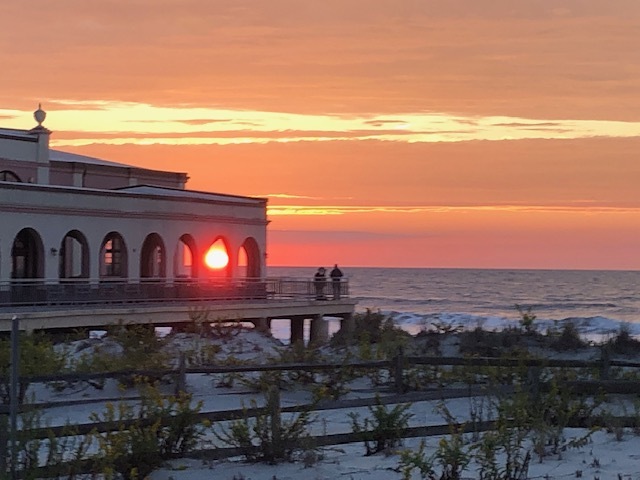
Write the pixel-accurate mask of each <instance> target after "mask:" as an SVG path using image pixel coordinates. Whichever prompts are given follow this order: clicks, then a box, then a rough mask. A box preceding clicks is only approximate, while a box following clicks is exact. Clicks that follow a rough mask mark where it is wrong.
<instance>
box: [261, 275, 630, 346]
mask: <svg viewBox="0 0 640 480" xmlns="http://www.w3.org/2000/svg"><path fill="white" fill-rule="evenodd" d="M316 268H317V267H273V266H270V267H268V275H269V276H272V277H295V278H301V277H305V276H306V277H309V278H311V277H312V276H313V274H314V273H315V271H316ZM325 268H326V267H325ZM340 268H341V269H342V271H343V273H344V275H345V278H347V279H348V280H349V290H350V296H351V297H352V298H353V299H355V300H356V301H357V302H358V305H357V309H356V311H357V312H364V311H366V310H367V309H370V310H374V311H380V312H381V313H383V314H385V315H388V316H389V317H391V318H392V319H393V320H394V322H395V323H396V324H397V325H398V326H399V327H401V328H403V329H405V330H406V331H408V332H410V333H412V334H416V333H418V332H419V331H420V330H425V329H429V328H434V326H435V325H448V326H451V327H456V328H461V329H472V328H475V327H477V326H482V327H483V328H486V329H496V330H499V329H503V328H506V327H509V326H514V325H518V322H519V320H520V318H521V314H520V311H519V309H520V310H522V311H530V312H531V313H532V314H534V315H535V316H536V320H535V327H536V329H537V330H538V331H541V332H543V333H544V332H546V331H548V330H549V329H558V328H562V327H563V325H564V324H566V323H567V322H571V323H573V324H574V325H575V326H576V327H577V329H578V331H579V332H580V334H581V336H583V338H585V339H587V340H593V341H603V340H606V339H607V338H610V337H611V336H613V335H615V334H617V333H618V332H619V331H620V329H621V328H626V329H627V330H628V331H629V332H630V333H631V334H632V335H633V336H634V337H636V338H640V271H638V270H587V269H585V270H578V269H576V270H549V269H501V268H495V269H493V268H491V269H479V268H416V267H412V268H403V267H348V266H342V265H341V266H340ZM328 321H329V330H330V333H333V332H335V331H337V329H338V328H339V320H338V319H328ZM274 323H275V326H274V328H273V330H274V335H275V336H276V337H277V338H280V339H281V340H283V341H288V336H287V335H288V332H286V331H283V330H282V327H281V326H280V324H279V323H278V321H275V322H274Z"/></svg>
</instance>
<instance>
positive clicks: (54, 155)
mask: <svg viewBox="0 0 640 480" xmlns="http://www.w3.org/2000/svg"><path fill="white" fill-rule="evenodd" d="M49 160H53V161H54V162H77V163H89V164H91V165H106V166H110V167H125V168H131V167H133V166H132V165H127V164H126V163H118V162H112V161H109V160H102V159H101V158H95V157H88V156H86V155H78V154H77V153H69V152H62V151H60V150H49Z"/></svg>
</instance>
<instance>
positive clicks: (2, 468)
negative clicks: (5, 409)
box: [0, 413, 9, 478]
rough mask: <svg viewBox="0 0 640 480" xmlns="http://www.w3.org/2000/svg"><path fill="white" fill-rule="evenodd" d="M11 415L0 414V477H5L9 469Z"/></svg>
mask: <svg viewBox="0 0 640 480" xmlns="http://www.w3.org/2000/svg"><path fill="white" fill-rule="evenodd" d="M7 433H9V417H8V416H7V415H5V414H4V413H2V414H0V478H5V475H7V474H8V473H9V472H8V471H7V455H8V453H9V452H8V449H7V445H8V444H9V436H8V435H7Z"/></svg>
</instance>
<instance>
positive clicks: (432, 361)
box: [0, 354, 640, 473]
mask: <svg viewBox="0 0 640 480" xmlns="http://www.w3.org/2000/svg"><path fill="white" fill-rule="evenodd" d="M415 366H434V367H438V366H467V367H473V368H481V367H504V368H505V369H510V368H526V369H532V370H533V371H534V372H536V374H535V375H530V376H529V380H528V383H527V385H524V386H521V388H522V387H524V388H530V389H532V390H535V391H541V390H545V387H546V384H545V383H544V382H540V381H539V379H540V377H541V375H540V373H541V369H544V368H556V369H569V368H578V369H586V370H587V371H589V372H591V374H593V375H594V376H595V377H596V378H593V379H589V378H587V379H584V380H579V381H573V382H564V383H563V388H564V389H568V390H569V391H570V392H572V393H573V394H587V395H595V394H603V393H616V394H619V393H625V394H633V395H637V394H638V393H640V383H638V382H636V381H611V380H608V378H609V371H610V369H611V368H612V367H618V368H626V369H638V368H640V363H639V362H626V361H617V360H611V359H609V358H608V357H607V356H603V358H602V359H600V360H599V361H582V360H547V359H521V358H477V357H476V358H460V357H413V356H406V357H405V356H403V355H401V354H400V355H398V356H397V357H395V358H394V359H392V360H381V361H368V362H351V363H348V364H345V363H332V364H330V363H322V364H271V365H238V366H219V367H198V368H186V366H185V362H184V356H183V357H182V358H181V364H180V366H179V367H178V368H177V369H173V370H162V371H131V370H127V371H118V372H101V373H71V374H60V375H46V376H31V377H23V379H22V380H26V381H30V382H40V383H46V382H63V381H69V382H77V381H83V380H90V379H91V380H96V379H104V378H118V377H122V376H130V375H137V376H141V377H142V376H153V377H155V378H159V377H162V376H173V377H174V378H175V384H176V389H177V390H183V389H184V388H185V385H186V376H187V375H190V374H214V373H218V374H220V373H224V374H229V373H242V372H258V371H263V372H266V371H282V372H287V371H300V370H303V371H308V372H311V371H322V370H340V369H346V368H348V369H360V370H367V369H386V370H388V372H389V377H390V379H391V383H390V386H391V391H389V390H388V389H387V391H386V395H385V396H382V397H380V396H377V395H376V397H375V398H373V397H371V398H360V399H353V400H335V401H330V400H325V401H321V402H318V403H313V404H301V405H293V406H287V407H281V406H279V408H278V410H279V411H280V412H281V413H295V412H303V411H323V410H337V409H353V408H357V407H370V406H373V405H376V404H379V403H382V404H399V403H407V402H418V401H432V400H444V399H451V398H460V397H469V396H476V395H500V394H502V395H504V394H507V395H508V394H510V393H512V392H513V391H514V387H513V386H511V385H491V386H489V385H481V384H477V385H467V386H464V387H457V388H447V387H443V386H440V387H439V388H437V389H435V390H428V391H412V392H407V391H406V390H407V389H406V386H405V384H404V378H405V370H406V369H407V368H410V367H415ZM0 381H6V379H3V378H2V377H0ZM272 390H273V389H272ZM276 390H277V389H276ZM115 400H117V399H115ZM122 400H126V401H127V402H131V401H135V400H136V398H131V397H126V398H122ZM138 400H139V398H138ZM94 401H95V402H96V403H98V402H100V403H104V402H105V401H110V402H113V401H114V399H96V400H94ZM80 402H81V403H89V401H88V400H80V401H78V402H75V403H80ZM267 403H269V402H267ZM72 404H74V402H73V401H71V402H68V401H67V402H65V401H62V402H52V403H47V404H37V405H23V406H21V411H29V410H33V409H34V408H40V409H44V408H52V407H59V406H69V405H72ZM278 405H279V403H278ZM7 413H8V408H7V407H6V406H3V405H0V466H3V465H2V463H3V462H2V458H1V457H2V456H3V455H6V454H7V447H6V445H7V438H6V435H7V431H6V429H3V428H2V424H4V425H6V424H7V421H6V417H5V415H7ZM265 413H267V414H269V411H268V410H267V407H258V408H249V409H247V408H241V409H233V410H224V411H210V412H200V413H198V414H197V415H196V418H197V419H198V421H200V422H204V421H205V420H207V421H210V422H220V421H228V420H234V419H238V418H242V417H255V416H257V415H261V414H265ZM162 421H163V422H168V421H170V417H168V418H165V419H163V420H162ZM606 421H609V422H610V421H611V418H610V417H607V418H604V417H603V418H600V417H593V418H589V419H586V420H585V419H584V418H575V419H571V420H570V421H569V424H568V427H593V426H597V425H604V422H606ZM132 422H134V421H133V420H132V421H125V420H121V421H118V422H91V423H79V424H74V425H73V426H72V428H69V427H66V426H53V427H44V428H37V429H32V430H30V431H29V437H30V438H33V439H46V438H51V437H62V436H78V435H88V434H90V433H92V432H93V433H104V432H111V431H118V430H122V429H125V430H126V429H127V428H128V427H129V426H130V425H132V424H133V423H132ZM136 422H137V421H136ZM616 422H617V424H619V425H624V426H628V427H639V426H640V417H638V416H637V415H636V416H623V417H616ZM459 427H460V428H463V429H464V430H465V431H476V432H481V431H486V430H490V429H492V428H494V422H492V421H483V422H475V423H466V424H464V425H459ZM450 431H451V425H449V424H442V425H423V426H414V427H410V428H407V429H406V431H405V433H404V437H406V438H410V437H425V436H431V435H445V434H448V433H449V432H450ZM310 440H311V441H312V442H313V444H314V445H316V446H327V445H340V444H346V443H354V442H359V441H362V432H360V433H353V432H352V433H336V434H326V435H318V436H312V437H311V438H310ZM238 454H239V451H238V449H236V448H224V447H222V448H221V447H216V448H214V449H207V450H198V451H196V452H192V453H191V454H189V456H190V457H194V458H207V459H219V458H225V457H230V456H235V455H238ZM90 465H91V463H90V461H88V460H87V462H86V468H87V469H89V470H87V472H90V468H91V466H90ZM0 473H1V471H0Z"/></svg>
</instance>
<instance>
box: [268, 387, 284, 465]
mask: <svg viewBox="0 0 640 480" xmlns="http://www.w3.org/2000/svg"><path fill="white" fill-rule="evenodd" d="M267 410H268V412H269V415H270V416H271V441H272V444H273V445H272V453H273V454H274V456H275V458H282V457H284V450H285V447H284V445H283V444H282V416H281V414H282V411H281V409H280V385H279V384H278V383H276V385H273V386H272V387H271V388H270V389H269V393H268V398H267Z"/></svg>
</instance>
